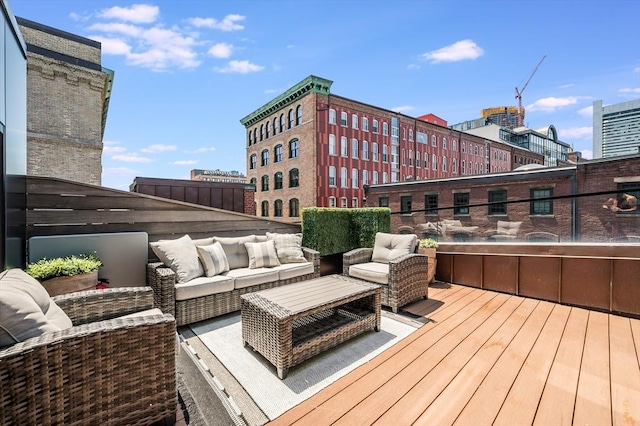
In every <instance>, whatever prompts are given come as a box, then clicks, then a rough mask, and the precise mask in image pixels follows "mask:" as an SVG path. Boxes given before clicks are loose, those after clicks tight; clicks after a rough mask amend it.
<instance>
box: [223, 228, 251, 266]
mask: <svg viewBox="0 0 640 426" xmlns="http://www.w3.org/2000/svg"><path fill="white" fill-rule="evenodd" d="M214 239H215V241H218V242H220V244H222V248H223V249H224V254H226V255H227V260H228V261H229V269H238V268H247V267H248V266H249V255H248V254H247V248H246V247H245V246H244V243H255V242H256V236H255V235H247V236H245V237H215V238H214Z"/></svg>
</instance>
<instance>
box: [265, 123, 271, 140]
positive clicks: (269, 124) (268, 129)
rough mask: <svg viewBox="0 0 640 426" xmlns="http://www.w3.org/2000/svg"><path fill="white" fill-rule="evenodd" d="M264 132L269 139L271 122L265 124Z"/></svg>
mask: <svg viewBox="0 0 640 426" xmlns="http://www.w3.org/2000/svg"><path fill="white" fill-rule="evenodd" d="M264 130H265V134H266V137H267V139H269V137H270V136H271V122H269V121H267V123H266V124H265V125H264Z"/></svg>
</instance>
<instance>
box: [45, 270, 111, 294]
mask: <svg viewBox="0 0 640 426" xmlns="http://www.w3.org/2000/svg"><path fill="white" fill-rule="evenodd" d="M41 284H42V286H43V287H44V288H45V289H46V290H47V293H49V295H50V296H52V297H53V296H59V295H61V294H67V293H75V292H76V291H84V290H93V289H95V288H96V284H98V271H94V272H89V273H88V274H80V275H74V276H71V277H56V278H51V279H50V280H44V281H42V282H41Z"/></svg>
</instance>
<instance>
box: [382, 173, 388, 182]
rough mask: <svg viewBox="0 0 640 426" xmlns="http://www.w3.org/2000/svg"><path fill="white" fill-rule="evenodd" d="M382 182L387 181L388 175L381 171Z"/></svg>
mask: <svg viewBox="0 0 640 426" xmlns="http://www.w3.org/2000/svg"><path fill="white" fill-rule="evenodd" d="M382 183H389V175H388V174H387V172H382Z"/></svg>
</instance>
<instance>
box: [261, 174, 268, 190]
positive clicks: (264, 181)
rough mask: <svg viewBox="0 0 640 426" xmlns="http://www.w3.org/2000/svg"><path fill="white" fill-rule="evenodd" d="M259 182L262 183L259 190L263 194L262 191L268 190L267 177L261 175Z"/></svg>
mask: <svg viewBox="0 0 640 426" xmlns="http://www.w3.org/2000/svg"><path fill="white" fill-rule="evenodd" d="M261 182H262V184H261V186H260V190H261V191H263V192H264V191H268V190H269V176H267V175H263V176H262V180H261Z"/></svg>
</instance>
